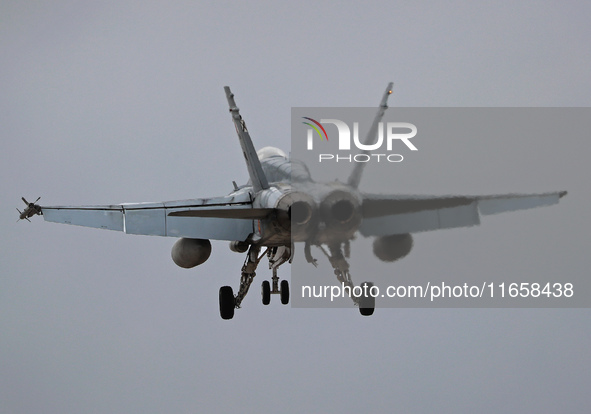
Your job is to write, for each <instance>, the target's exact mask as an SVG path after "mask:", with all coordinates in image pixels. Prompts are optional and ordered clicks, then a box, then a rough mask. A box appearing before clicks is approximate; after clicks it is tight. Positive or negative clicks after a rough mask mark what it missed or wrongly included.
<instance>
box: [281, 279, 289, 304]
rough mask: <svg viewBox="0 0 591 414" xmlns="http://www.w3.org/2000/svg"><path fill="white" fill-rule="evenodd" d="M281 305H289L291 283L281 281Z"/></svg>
mask: <svg viewBox="0 0 591 414" xmlns="http://www.w3.org/2000/svg"><path fill="white" fill-rule="evenodd" d="M280 296H281V303H282V304H284V305H287V304H288V303H289V282H288V281H287V280H282V281H281V293H280Z"/></svg>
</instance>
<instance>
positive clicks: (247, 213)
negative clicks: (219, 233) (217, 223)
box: [168, 208, 275, 220]
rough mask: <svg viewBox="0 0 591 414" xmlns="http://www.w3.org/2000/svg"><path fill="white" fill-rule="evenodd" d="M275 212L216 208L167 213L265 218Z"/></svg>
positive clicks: (254, 209)
mask: <svg viewBox="0 0 591 414" xmlns="http://www.w3.org/2000/svg"><path fill="white" fill-rule="evenodd" d="M274 212H275V209H274V208H231V209H217V210H203V209H199V210H184V211H174V212H172V213H168V215H169V216H174V217H215V218H235V219H251V220H256V219H265V218H267V217H269V216H270V215H271V214H273V213H274Z"/></svg>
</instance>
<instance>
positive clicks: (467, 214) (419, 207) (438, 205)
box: [359, 191, 566, 237]
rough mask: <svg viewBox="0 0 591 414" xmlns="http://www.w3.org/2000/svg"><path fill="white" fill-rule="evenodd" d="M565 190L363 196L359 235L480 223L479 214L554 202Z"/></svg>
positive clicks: (413, 231)
mask: <svg viewBox="0 0 591 414" xmlns="http://www.w3.org/2000/svg"><path fill="white" fill-rule="evenodd" d="M564 195H566V191H560V192H553V193H542V194H504V195H493V196H439V197H433V196H387V195H378V194H364V195H363V204H362V212H363V221H362V223H361V226H360V228H359V231H360V232H361V234H362V235H363V236H366V237H367V236H387V235H393V234H404V233H417V232H421V231H429V230H439V229H447V228H454V227H470V226H476V225H478V224H480V216H481V215H488V214H497V213H503V212H506V211H516V210H524V209H529V208H535V207H542V206H549V205H552V204H557V203H558V200H559V199H560V198H561V197H563V196H564Z"/></svg>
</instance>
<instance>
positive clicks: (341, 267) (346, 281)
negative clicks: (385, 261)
mask: <svg viewBox="0 0 591 414" xmlns="http://www.w3.org/2000/svg"><path fill="white" fill-rule="evenodd" d="M318 247H319V248H320V250H321V251H322V253H324V255H325V256H326V257H327V258H328V261H329V262H330V264H331V266H332V268H333V270H334V274H335V276H336V277H337V280H338V281H339V282H340V283H342V284H343V285H344V286H346V287H349V289H351V292H353V288H354V287H355V285H354V284H353V279H352V278H351V273H349V262H347V258H349V254H350V251H351V249H350V245H349V242H345V243H335V244H329V245H328V251H326V249H325V248H324V247H323V246H322V245H320V246H318ZM306 260H307V261H308V262H310V263H312V264H313V265H314V266H316V259H314V258H313V257H312V255H311V254H310V248H309V245H308V244H306ZM372 286H373V283H371V282H363V283H362V284H361V289H362V294H361V296H358V297H357V296H354V295H352V296H351V300H353V303H354V304H355V306H358V307H359V312H360V313H361V314H362V315H363V316H370V315H373V312H374V309H375V307H376V298H375V297H373V296H372V295H371V294H369V292H370V291H371V287H372Z"/></svg>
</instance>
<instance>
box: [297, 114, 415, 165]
mask: <svg viewBox="0 0 591 414" xmlns="http://www.w3.org/2000/svg"><path fill="white" fill-rule="evenodd" d="M302 118H303V119H306V120H307V121H310V122H306V121H304V122H302V123H303V124H304V125H307V126H309V127H310V128H311V129H310V128H308V129H307V146H306V149H307V150H308V151H312V150H313V149H314V137H315V134H314V132H316V135H318V137H319V138H320V141H326V142H328V133H327V132H326V129H325V128H324V126H323V125H322V124H332V125H334V126H336V128H337V130H338V134H339V139H338V146H339V151H351V128H349V125H347V123H346V122H344V121H341V120H340V119H321V120H320V122H318V121H316V120H315V119H312V118H309V117H302ZM384 124H385V127H384ZM370 132H371V131H370ZM376 134H377V139H373V140H371V139H370V141H375V142H372V143H369V142H365V143H362V142H361V141H360V139H359V122H353V143H354V145H355V147H356V148H357V149H358V150H361V151H362V152H361V153H359V154H347V155H342V154H340V153H339V154H335V153H328V154H318V162H323V161H324V162H326V161H334V162H339V161H348V162H369V161H372V160H373V161H377V162H380V161H382V160H386V161H388V162H401V161H402V160H404V157H403V156H402V154H395V153H392V151H393V148H394V142H398V141H400V142H402V143H403V144H405V145H406V147H407V148H408V149H409V150H411V151H418V148H417V147H416V146H415V145H414V144H413V143H412V142H411V141H410V140H411V138H414V137H415V136H416V135H417V127H416V126H415V125H414V124H411V123H408V122H387V123H384V122H379V123H378V125H377V131H375V132H374V133H370V134H369V135H368V137H370V136H372V135H373V136H375V135H376ZM384 142H385V143H386V151H388V153H370V151H376V150H378V149H381V148H382V147H383V145H384Z"/></svg>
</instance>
